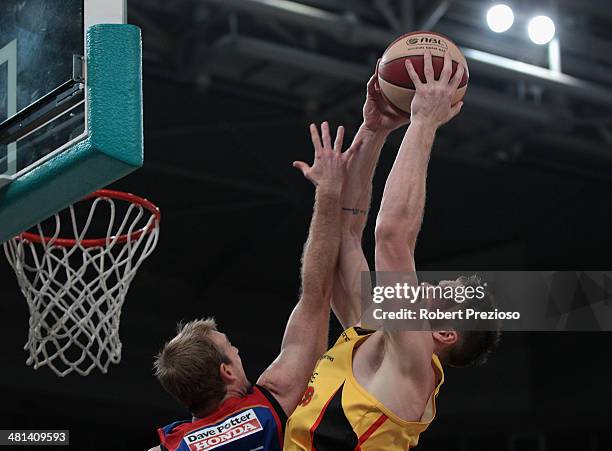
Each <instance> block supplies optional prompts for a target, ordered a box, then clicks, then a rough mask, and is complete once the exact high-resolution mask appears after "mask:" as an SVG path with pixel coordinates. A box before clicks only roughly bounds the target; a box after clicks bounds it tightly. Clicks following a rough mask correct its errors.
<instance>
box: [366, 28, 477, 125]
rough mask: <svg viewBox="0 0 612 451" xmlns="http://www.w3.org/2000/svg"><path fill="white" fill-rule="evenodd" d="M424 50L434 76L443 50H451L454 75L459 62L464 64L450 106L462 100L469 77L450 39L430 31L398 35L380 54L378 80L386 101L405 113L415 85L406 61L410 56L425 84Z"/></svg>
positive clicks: (436, 73)
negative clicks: (431, 63)
mask: <svg viewBox="0 0 612 451" xmlns="http://www.w3.org/2000/svg"><path fill="white" fill-rule="evenodd" d="M426 50H429V51H430V52H431V55H432V62H433V68H434V73H435V77H436V79H438V78H439V77H440V73H441V72H442V68H443V67H444V54H445V53H446V52H450V55H451V57H452V60H453V75H454V74H455V71H456V70H457V67H458V65H459V64H463V66H464V67H465V73H464V74H463V78H462V80H461V83H460V84H459V88H458V89H457V92H456V93H455V95H454V97H453V101H452V104H453V105H454V104H456V103H457V102H459V101H460V100H461V99H463V97H464V96H465V92H466V90H467V84H468V79H469V73H468V67H467V61H466V60H465V57H464V56H463V54H462V53H461V50H459V47H457V46H456V45H455V43H453V41H451V40H450V39H448V38H447V37H446V36H444V35H441V34H438V33H432V32H430V31H415V32H413V33H408V34H405V35H403V36H400V37H399V38H397V39H396V40H395V41H393V42H392V43H391V44H390V45H389V47H387V50H385V53H383V56H382V59H381V60H380V63H379V66H378V83H379V85H380V88H381V91H382V93H383V95H384V97H385V98H386V99H387V101H388V102H389V103H391V104H392V105H393V106H394V107H396V108H397V109H399V110H401V111H402V112H404V113H407V114H410V104H411V103H412V98H413V97H414V93H415V88H414V83H412V80H411V79H410V76H409V75H408V71H407V70H406V66H405V61H406V59H407V58H410V60H411V61H412V65H413V66H414V69H415V70H416V72H417V74H419V78H420V79H421V81H422V82H423V83H425V81H426V80H425V72H424V67H423V66H424V58H423V55H424V54H425V51H426Z"/></svg>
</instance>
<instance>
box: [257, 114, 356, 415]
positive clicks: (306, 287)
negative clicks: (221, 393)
mask: <svg viewBox="0 0 612 451" xmlns="http://www.w3.org/2000/svg"><path fill="white" fill-rule="evenodd" d="M321 128H322V142H321V138H320V137H319V133H318V131H317V128H316V127H315V126H314V125H312V126H311V127H310V131H311V136H312V141H313V145H314V149H315V161H314V164H313V165H312V167H311V166H309V165H308V164H306V163H304V162H295V163H294V164H293V165H294V167H296V168H297V169H299V170H301V171H302V173H303V174H304V176H305V177H306V178H307V179H309V180H310V181H312V183H313V184H314V185H315V187H316V194H315V206H314V212H313V215H312V220H311V223H310V231H309V234H308V239H307V241H306V245H305V247H304V255H303V259H302V294H301V297H300V300H299V302H298V303H297V305H296V307H295V308H294V310H293V312H292V313H291V316H290V318H289V321H288V322H287V327H286V328H285V335H284V337H283V341H282V345H281V351H280V354H279V356H278V357H277V358H276V360H275V361H274V362H273V363H272V364H271V365H270V367H269V368H268V369H267V370H266V371H265V372H264V373H263V374H262V375H261V377H260V378H259V381H258V384H260V385H262V386H264V387H266V388H267V389H268V390H270V392H272V393H273V394H274V396H275V397H276V399H277V400H278V402H279V403H280V404H281V406H282V407H283V409H284V410H285V412H286V413H287V414H288V415H289V414H291V413H292V412H293V410H294V409H295V407H296V406H297V403H298V402H299V400H300V398H301V396H302V394H303V392H304V389H305V388H306V383H307V381H308V378H309V377H310V375H311V373H312V371H313V369H314V367H315V364H316V362H317V359H318V358H319V357H320V356H321V355H322V354H323V353H324V352H325V350H326V349H327V344H328V343H327V339H328V329H329V313H330V300H331V291H332V280H333V271H334V268H335V266H336V262H337V260H338V251H339V248H340V226H341V206H340V199H341V195H342V189H343V183H344V178H345V173H346V168H347V166H348V163H349V160H350V158H351V155H353V154H354V153H353V152H354V151H353V150H349V151H347V152H344V153H342V152H341V148H342V140H343V135H344V129H343V128H342V127H340V128H339V129H338V133H337V136H336V140H335V144H334V145H333V146H332V143H331V137H330V132H329V124H327V123H326V122H325V123H324V124H323V125H322V127H321Z"/></svg>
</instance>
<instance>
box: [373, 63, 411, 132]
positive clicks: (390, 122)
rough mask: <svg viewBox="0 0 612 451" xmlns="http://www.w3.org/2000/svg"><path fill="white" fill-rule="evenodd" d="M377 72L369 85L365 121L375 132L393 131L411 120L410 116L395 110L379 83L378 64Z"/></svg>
mask: <svg viewBox="0 0 612 451" xmlns="http://www.w3.org/2000/svg"><path fill="white" fill-rule="evenodd" d="M379 64H380V60H378V63H376V72H375V73H374V75H372V77H371V78H370V80H369V81H368V85H367V95H366V101H365V104H364V106H363V121H364V124H365V126H366V128H367V129H368V130H371V131H374V132H392V131H393V130H395V129H398V128H400V127H401V126H403V125H406V124H408V123H409V122H410V116H408V115H407V114H402V113H400V112H399V111H397V110H395V109H394V108H393V107H392V106H391V105H390V104H389V102H387V101H386V100H385V98H384V97H383V95H382V92H381V90H380V85H379V84H378V65H379Z"/></svg>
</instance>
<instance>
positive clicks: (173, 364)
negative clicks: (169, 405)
mask: <svg viewBox="0 0 612 451" xmlns="http://www.w3.org/2000/svg"><path fill="white" fill-rule="evenodd" d="M216 330H217V324H216V322H215V320H214V318H207V319H198V320H195V321H190V322H188V323H186V324H181V323H179V324H178V327H177V335H176V336H175V337H174V338H173V339H172V340H170V341H169V342H167V343H166V344H165V345H164V347H163V348H162V350H161V351H160V352H159V353H158V354H157V355H156V356H155V361H154V369H155V376H156V377H157V379H158V380H159V382H160V383H161V385H162V386H163V387H164V389H166V391H167V392H168V393H170V394H171V395H172V396H174V397H175V398H176V399H177V400H178V401H179V402H181V403H182V404H184V405H185V406H187V407H188V408H189V410H190V411H191V412H192V413H195V412H198V411H202V410H208V409H209V408H211V407H212V406H214V405H215V404H218V403H219V402H220V401H221V400H222V399H223V397H224V396H225V394H226V389H225V383H224V382H223V380H222V379H221V375H220V372H219V367H220V365H221V364H222V363H229V360H228V358H227V356H226V355H225V354H224V353H223V352H222V351H221V350H220V349H219V347H218V346H217V345H216V344H215V343H214V342H213V341H212V340H211V338H210V332H212V331H216Z"/></svg>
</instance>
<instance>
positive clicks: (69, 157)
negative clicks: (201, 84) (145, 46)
mask: <svg viewBox="0 0 612 451" xmlns="http://www.w3.org/2000/svg"><path fill="white" fill-rule="evenodd" d="M86 51H87V96H88V108H87V112H86V114H87V120H88V125H87V128H88V135H87V138H85V139H84V140H82V141H80V142H78V143H77V144H75V145H74V146H73V147H71V148H69V149H66V150H65V151H63V152H62V153H61V154H59V155H56V156H55V157H53V158H52V159H50V160H48V161H46V162H45V163H43V164H41V165H40V166H38V167H36V168H35V169H33V170H32V171H30V172H28V173H27V174H25V175H23V176H22V177H20V178H18V179H17V180H15V181H13V182H12V183H10V184H9V185H7V186H5V187H4V188H2V189H0V242H4V241H6V240H8V239H10V238H12V237H14V236H16V235H18V234H19V233H21V232H23V231H25V230H27V229H29V228H30V227H32V226H33V225H35V224H37V223H39V222H41V221H43V220H45V219H46V218H48V217H50V216H52V215H53V214H55V213H57V212H58V211H60V210H62V209H63V208H65V207H67V206H68V205H71V204H73V203H74V202H76V201H78V200H80V199H82V198H84V197H85V196H87V195H88V194H90V193H91V192H93V191H95V190H97V189H100V188H103V187H105V186H107V185H109V184H110V183H112V182H114V181H115V180H117V179H120V178H121V177H124V176H126V175H127V174H129V173H130V172H132V171H134V170H136V169H138V168H140V167H141V166H142V164H143V161H144V153H143V120H142V41H141V36H140V29H139V28H138V27H135V26H133V25H122V24H108V25H94V26H92V27H91V28H90V29H89V30H87V41H86Z"/></svg>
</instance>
